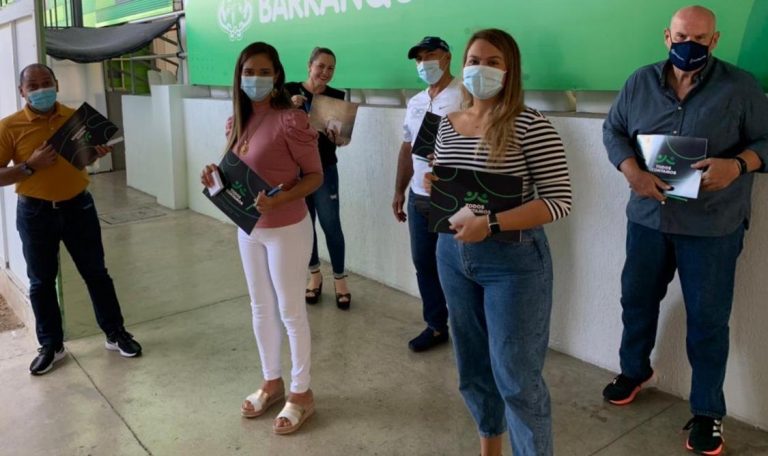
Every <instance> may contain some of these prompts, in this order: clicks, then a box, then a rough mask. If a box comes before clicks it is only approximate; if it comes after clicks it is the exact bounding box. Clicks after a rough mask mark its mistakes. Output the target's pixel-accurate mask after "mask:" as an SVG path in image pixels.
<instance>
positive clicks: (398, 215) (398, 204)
mask: <svg viewBox="0 0 768 456" xmlns="http://www.w3.org/2000/svg"><path fill="white" fill-rule="evenodd" d="M403 205H405V193H402V192H395V197H394V198H392V212H394V214H395V220H397V221H398V222H405V221H406V220H407V216H406V215H405V212H404V211H403Z"/></svg>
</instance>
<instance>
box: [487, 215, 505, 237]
mask: <svg viewBox="0 0 768 456" xmlns="http://www.w3.org/2000/svg"><path fill="white" fill-rule="evenodd" d="M485 217H486V219H487V220H488V231H489V232H490V235H491V236H493V235H494V234H498V233H500V232H501V225H500V224H499V220H498V219H497V218H496V213H495V212H489V213H488V215H486V216H485Z"/></svg>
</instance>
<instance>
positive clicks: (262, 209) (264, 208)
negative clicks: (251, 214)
mask: <svg viewBox="0 0 768 456" xmlns="http://www.w3.org/2000/svg"><path fill="white" fill-rule="evenodd" d="M279 195H280V194H279V193H278V194H277V195H275V196H271V197H270V196H267V193H266V192H265V191H264V190H262V191H260V192H259V194H258V195H256V201H255V203H254V205H255V206H256V210H257V211H259V213H260V214H268V213H269V212H270V211H272V210H274V209H275V208H276V207H277V206H279V205H280V200H279V199H278V197H279Z"/></svg>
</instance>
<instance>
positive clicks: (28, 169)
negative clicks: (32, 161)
mask: <svg viewBox="0 0 768 456" xmlns="http://www.w3.org/2000/svg"><path fill="white" fill-rule="evenodd" d="M21 172H23V173H24V174H26V175H27V176H31V175H33V174H35V169H34V168H32V167H31V166H29V164H27V162H24V163H22V164H21Z"/></svg>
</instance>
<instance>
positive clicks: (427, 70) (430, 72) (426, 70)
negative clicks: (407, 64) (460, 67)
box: [416, 60, 444, 85]
mask: <svg viewBox="0 0 768 456" xmlns="http://www.w3.org/2000/svg"><path fill="white" fill-rule="evenodd" d="M416 70H417V71H418V72H419V77H420V78H421V80H422V81H424V82H426V83H427V84H429V85H432V84H436V83H437V81H439V80H440V78H442V77H443V73H444V71H443V70H442V69H441V68H440V60H422V61H421V62H419V64H418V65H416Z"/></svg>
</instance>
